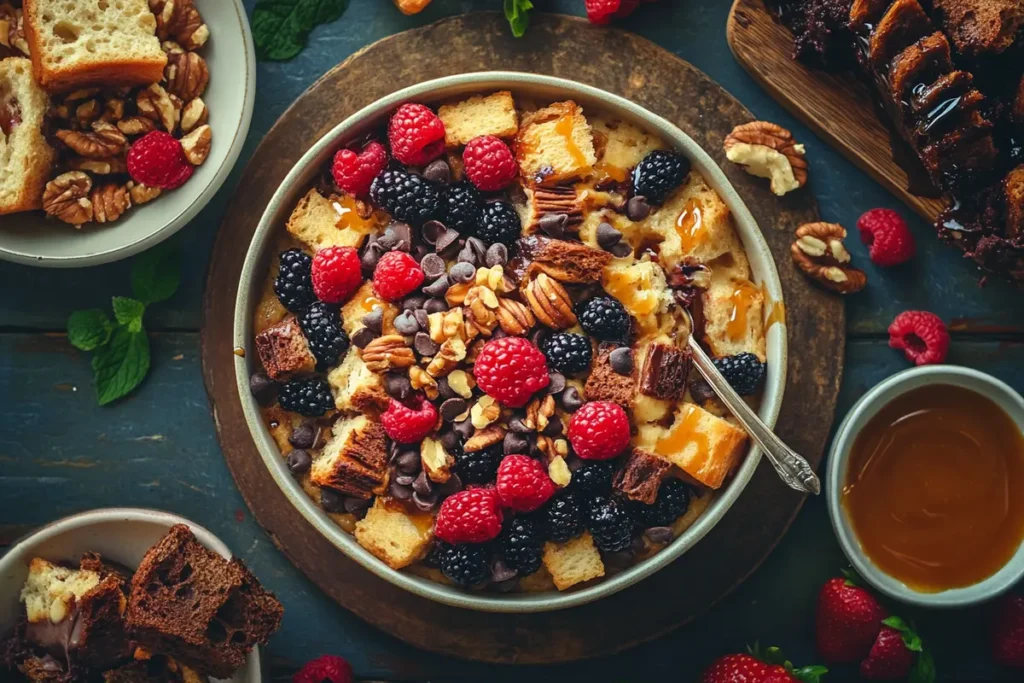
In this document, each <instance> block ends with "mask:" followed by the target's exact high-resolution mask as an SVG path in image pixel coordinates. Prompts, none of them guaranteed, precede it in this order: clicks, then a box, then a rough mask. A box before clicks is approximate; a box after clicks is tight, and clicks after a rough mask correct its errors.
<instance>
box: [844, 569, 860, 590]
mask: <svg viewBox="0 0 1024 683" xmlns="http://www.w3.org/2000/svg"><path fill="white" fill-rule="evenodd" d="M841 571H842V574H843V576H845V577H846V585H847V586H860V585H861V584H862V583H864V581H863V580H862V579H861V578H860V575H859V574H857V572H856V571H855V570H854V568H853V567H847V568H846V569H843V570H841Z"/></svg>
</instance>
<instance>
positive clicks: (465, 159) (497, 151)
mask: <svg viewBox="0 0 1024 683" xmlns="http://www.w3.org/2000/svg"><path fill="white" fill-rule="evenodd" d="M462 163H463V165H464V167H465V171H466V177H467V178H469V180H470V182H472V183H473V184H474V185H476V186H477V187H478V188H480V189H481V190H483V191H484V192H495V191H497V190H501V189H504V188H506V187H508V184H509V183H511V182H512V180H513V179H515V177H516V173H517V172H518V170H519V166H518V164H516V158H515V156H514V155H513V154H512V150H511V149H509V148H508V145H506V144H505V143H504V142H502V141H501V140H500V139H499V138H496V137H494V136H493V135H481V136H480V137H477V138H473V139H472V140H470V141H469V142H468V143H466V149H465V151H463V153H462Z"/></svg>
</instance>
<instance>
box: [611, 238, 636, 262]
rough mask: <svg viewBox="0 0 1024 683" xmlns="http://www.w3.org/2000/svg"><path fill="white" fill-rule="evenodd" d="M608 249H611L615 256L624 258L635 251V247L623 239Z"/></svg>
mask: <svg viewBox="0 0 1024 683" xmlns="http://www.w3.org/2000/svg"><path fill="white" fill-rule="evenodd" d="M608 251H610V252H611V254H612V256H615V257H616V258H623V257H624V256H629V255H630V254H632V253H633V247H631V246H629V242H625V241H622V242H619V243H618V244H616V245H615V246H614V247H612V248H611V249H609V250H608Z"/></svg>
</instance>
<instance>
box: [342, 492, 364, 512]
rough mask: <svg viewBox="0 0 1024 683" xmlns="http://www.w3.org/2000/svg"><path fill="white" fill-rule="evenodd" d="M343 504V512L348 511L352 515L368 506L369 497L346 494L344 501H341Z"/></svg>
mask: <svg viewBox="0 0 1024 683" xmlns="http://www.w3.org/2000/svg"><path fill="white" fill-rule="evenodd" d="M343 505H344V507H345V512H347V513H349V514H350V515H354V514H356V513H357V512H362V511H363V510H365V509H366V508H368V507H370V499H369V498H356V497H355V496H348V497H346V498H345V502H344V503H343Z"/></svg>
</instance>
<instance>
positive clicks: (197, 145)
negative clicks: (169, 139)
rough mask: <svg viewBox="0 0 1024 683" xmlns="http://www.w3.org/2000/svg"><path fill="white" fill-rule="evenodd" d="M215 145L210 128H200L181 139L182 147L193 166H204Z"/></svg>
mask: <svg viewBox="0 0 1024 683" xmlns="http://www.w3.org/2000/svg"><path fill="white" fill-rule="evenodd" d="M212 143H213V131H212V130H211V129H210V127H209V126H199V127H198V128H196V129H195V130H194V131H192V132H191V133H189V134H188V135H186V136H185V137H183V138H182V139H181V147H182V149H183V150H185V158H186V159H188V162H189V163H190V164H192V165H193V166H202V165H203V162H205V161H206V158H207V157H209V156H210V146H211V145H212Z"/></svg>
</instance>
